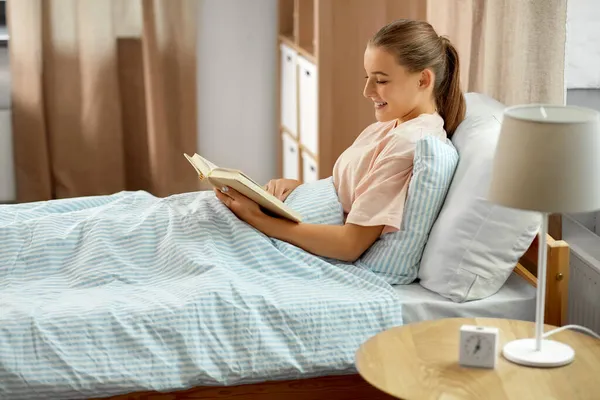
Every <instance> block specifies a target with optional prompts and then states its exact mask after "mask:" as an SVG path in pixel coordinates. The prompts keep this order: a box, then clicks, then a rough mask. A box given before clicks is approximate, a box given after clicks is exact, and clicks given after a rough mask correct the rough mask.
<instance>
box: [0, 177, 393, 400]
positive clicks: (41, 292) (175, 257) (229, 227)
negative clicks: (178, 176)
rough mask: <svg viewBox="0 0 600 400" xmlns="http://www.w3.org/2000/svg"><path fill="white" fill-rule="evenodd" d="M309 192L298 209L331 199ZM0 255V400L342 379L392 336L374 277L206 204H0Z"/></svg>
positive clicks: (200, 198)
mask: <svg viewBox="0 0 600 400" xmlns="http://www.w3.org/2000/svg"><path fill="white" fill-rule="evenodd" d="M312 191H313V193H309V192H311V190H308V191H306V190H304V191H299V193H300V192H304V193H305V194H306V204H307V208H311V209H314V208H315V207H314V205H313V203H314V201H315V199H320V200H321V201H327V200H328V199H329V200H331V201H337V197H336V196H335V191H334V190H333V188H332V187H331V185H330V183H328V182H322V183H319V184H318V185H315V186H314V190H312ZM296 201H298V199H296ZM296 204H297V205H298V203H296ZM300 208H301V207H300ZM332 210H335V207H334V208H332ZM331 216H332V219H331V220H329V221H327V220H323V222H325V223H327V222H329V223H337V222H340V221H341V219H340V220H339V221H338V220H337V219H338V217H339V218H343V216H342V215H340V216H335V215H334V213H332V214H331ZM0 243H1V246H0V398H2V399H11V400H20V399H32V398H37V399H71V398H91V397H104V396H110V395H115V394H120V393H129V392H136V391H148V390H156V391H174V390H180V389H186V388H189V387H193V386H202V385H234V384H242V383H252V382H257V381H265V380H275V379H295V378H300V377H311V376H319V375H325V374H327V375H331V374H336V373H339V374H342V373H348V372H352V371H354V369H353V368H354V367H353V361H354V351H355V349H357V348H358V347H359V345H360V344H361V343H362V342H363V341H364V340H366V339H367V338H369V337H370V336H372V335H374V334H376V333H377V332H379V331H381V330H384V329H387V328H390V327H392V326H396V325H401V324H402V304H401V301H400V299H399V298H398V296H396V294H395V292H394V290H393V288H392V287H391V286H389V285H388V284H387V283H385V281H383V280H382V279H380V278H378V277H377V276H376V275H375V274H373V273H371V272H369V271H368V270H366V269H363V268H359V267H356V266H353V265H351V264H345V263H334V262H332V261H331V260H326V259H324V258H320V257H315V256H313V255H311V254H309V253H306V252H304V251H301V250H300V249H298V248H296V247H294V246H292V245H290V244H287V243H283V242H280V241H277V240H273V239H270V238H268V237H266V236H264V235H263V234H262V233H260V232H258V231H257V230H255V229H253V228H252V227H250V226H249V225H247V224H244V223H243V222H241V221H240V220H238V219H237V218H236V217H235V216H234V215H233V214H232V213H231V212H230V211H229V210H228V209H227V208H226V207H225V206H224V205H223V204H222V203H221V202H220V201H218V200H217V199H216V198H215V196H214V194H213V193H212V192H208V193H188V194H182V195H176V196H171V197H169V198H156V197H153V196H151V195H149V194H148V193H145V192H123V193H118V194H115V195H112V196H99V197H89V198H78V199H67V200H58V201H51V202H42V203H31V204H20V205H13V206H0Z"/></svg>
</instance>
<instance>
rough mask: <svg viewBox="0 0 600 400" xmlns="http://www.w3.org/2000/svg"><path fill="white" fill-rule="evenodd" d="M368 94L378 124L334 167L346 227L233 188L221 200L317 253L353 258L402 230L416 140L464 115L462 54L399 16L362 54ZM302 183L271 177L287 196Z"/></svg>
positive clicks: (444, 130) (273, 188)
mask: <svg viewBox="0 0 600 400" xmlns="http://www.w3.org/2000/svg"><path fill="white" fill-rule="evenodd" d="M364 68H365V71H366V83H365V88H364V92H363V95H364V96H365V97H366V98H367V99H369V100H371V101H372V102H373V107H374V108H375V117H376V119H377V121H378V122H376V123H374V124H372V125H370V126H368V127H367V128H366V129H365V130H364V131H363V132H362V133H361V134H360V135H359V136H358V138H357V139H356V141H355V142H354V143H353V144H352V145H351V146H350V147H349V148H348V149H346V151H344V152H343V153H342V154H341V155H340V157H339V158H338V160H337V161H336V163H335V165H334V168H333V182H334V186H335V189H336V191H337V194H338V197H339V199H340V202H341V203H342V207H343V209H344V212H345V215H346V220H345V224H344V225H339V226H338V225H319V224H296V223H293V222H290V221H287V220H282V219H278V218H273V217H270V216H268V215H266V214H265V213H263V212H262V211H261V210H260V208H259V206H258V205H257V204H256V203H254V202H253V201H251V200H250V199H248V198H246V197H245V196H243V195H241V194H240V193H238V192H236V191H235V190H233V189H230V188H224V189H223V190H222V191H219V190H215V192H216V195H217V197H218V198H219V199H220V200H221V201H222V202H223V203H224V204H225V205H226V206H227V207H228V208H229V209H230V210H231V211H232V212H233V213H235V214H236V215H237V216H238V217H239V218H240V219H242V220H244V221H245V222H247V223H248V224H250V225H252V226H254V227H255V228H256V229H258V230H260V231H261V232H263V233H264V234H266V235H268V236H270V237H273V238H276V239H280V240H283V241H286V242H289V243H291V244H293V245H295V246H298V247H300V248H302V249H304V250H306V251H308V252H310V253H313V254H316V255H318V256H323V257H329V258H335V259H339V260H343V261H350V262H353V261H355V260H356V259H358V258H359V257H360V256H361V255H362V253H363V252H364V251H366V250H367V249H368V248H369V247H370V246H371V245H372V244H373V243H374V242H375V241H376V240H377V238H379V236H380V235H382V234H383V233H387V232H393V231H397V230H398V229H399V228H400V225H401V222H402V214H403V207H404V202H405V200H406V194H407V190H408V184H409V181H410V177H411V175H412V167H413V155H414V151H415V147H416V143H417V141H418V140H419V139H420V138H422V137H423V136H426V135H433V136H437V137H440V138H445V137H446V136H448V137H450V136H451V135H452V133H453V132H454V130H455V129H456V128H457V126H458V125H459V123H460V122H461V121H462V120H463V118H464V115H465V101H464V97H463V95H462V92H461V89H460V69H459V59H458V54H457V52H456V49H455V48H454V46H453V45H452V44H451V43H450V41H449V40H448V39H446V38H444V37H440V36H438V34H437V33H436V32H435V30H434V29H433V27H432V26H431V25H430V24H428V23H427V22H424V21H412V20H399V21H396V22H393V23H391V24H389V25H387V26H385V27H383V28H382V29H381V30H379V32H377V33H376V34H375V36H374V37H373V38H372V39H371V40H370V41H369V43H368V45H367V48H366V50H365V54H364ZM299 185H300V182H298V181H295V180H288V179H277V180H272V181H270V182H269V183H268V184H267V186H266V189H267V190H268V191H269V192H270V193H272V194H274V195H275V196H277V197H278V198H279V199H281V200H285V198H286V197H287V196H288V195H289V194H290V193H291V192H292V191H293V190H294V189H295V188H296V187H298V186H299Z"/></svg>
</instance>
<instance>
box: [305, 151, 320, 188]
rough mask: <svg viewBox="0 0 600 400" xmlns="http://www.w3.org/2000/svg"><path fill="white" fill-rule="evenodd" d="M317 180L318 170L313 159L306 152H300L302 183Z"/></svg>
mask: <svg viewBox="0 0 600 400" xmlns="http://www.w3.org/2000/svg"><path fill="white" fill-rule="evenodd" d="M317 180H319V169H318V166H317V162H316V161H315V159H314V158H313V157H312V156H311V155H310V154H308V153H307V152H305V151H303V152H302V181H303V182H305V183H308V182H315V181H317Z"/></svg>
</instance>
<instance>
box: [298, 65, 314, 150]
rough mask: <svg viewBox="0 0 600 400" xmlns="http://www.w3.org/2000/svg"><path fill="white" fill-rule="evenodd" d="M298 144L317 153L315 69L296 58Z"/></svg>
mask: <svg viewBox="0 0 600 400" xmlns="http://www.w3.org/2000/svg"><path fill="white" fill-rule="evenodd" d="M298 74H300V76H299V77H298V82H299V83H298V91H299V93H298V97H299V99H300V100H299V101H300V107H299V116H300V121H299V124H300V143H301V144H302V145H303V146H304V147H305V148H306V149H307V150H308V151H310V152H311V153H312V154H318V153H319V132H318V115H317V110H318V102H317V101H318V96H317V93H318V91H317V84H318V81H317V67H316V65H315V64H313V63H312V62H310V61H308V60H307V59H306V58H304V57H302V56H298Z"/></svg>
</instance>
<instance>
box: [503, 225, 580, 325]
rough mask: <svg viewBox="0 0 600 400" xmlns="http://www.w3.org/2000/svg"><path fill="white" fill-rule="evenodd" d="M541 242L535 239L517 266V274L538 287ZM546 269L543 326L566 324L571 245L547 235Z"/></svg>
mask: <svg viewBox="0 0 600 400" xmlns="http://www.w3.org/2000/svg"><path fill="white" fill-rule="evenodd" d="M538 249H539V240H538V237H536V238H535V240H534V241H533V243H532V244H531V246H530V247H529V249H528V250H527V251H526V252H525V254H523V257H521V259H520V260H519V263H518V264H517V265H516V266H515V273H517V274H518V275H520V276H521V277H522V278H523V279H525V280H526V281H527V282H528V283H529V284H531V285H532V286H534V287H537V284H538V279H537V272H538V268H537V267H538V263H539V260H538ZM546 251H547V264H546V265H547V268H546V297H545V309H544V322H545V323H546V324H550V325H556V326H562V325H565V324H566V319H567V306H568V299H569V296H568V295H569V253H570V250H569V245H568V244H567V242H565V241H564V240H555V239H554V238H553V237H552V236H550V235H546Z"/></svg>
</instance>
